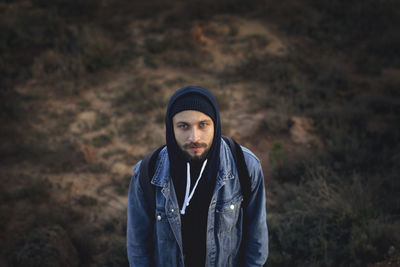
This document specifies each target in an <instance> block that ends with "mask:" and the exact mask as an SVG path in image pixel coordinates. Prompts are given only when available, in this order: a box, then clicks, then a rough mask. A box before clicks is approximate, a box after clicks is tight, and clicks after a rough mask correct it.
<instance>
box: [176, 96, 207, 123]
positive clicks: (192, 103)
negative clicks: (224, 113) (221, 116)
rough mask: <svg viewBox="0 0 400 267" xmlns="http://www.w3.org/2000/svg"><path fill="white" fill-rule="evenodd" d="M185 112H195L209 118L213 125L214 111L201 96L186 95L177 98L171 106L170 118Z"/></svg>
mask: <svg viewBox="0 0 400 267" xmlns="http://www.w3.org/2000/svg"><path fill="white" fill-rule="evenodd" d="M185 110H197V111H200V112H202V113H204V114H206V115H207V116H209V117H210V118H211V119H212V120H213V121H214V123H215V110H214V107H213V106H212V104H211V103H210V101H209V100H208V99H207V98H205V97H204V96H203V95H201V94H197V93H192V94H186V95H183V96H181V97H180V98H178V99H177V100H176V101H175V103H174V104H173V106H172V108H171V112H170V118H172V117H174V116H175V114H177V113H179V112H181V111H185Z"/></svg>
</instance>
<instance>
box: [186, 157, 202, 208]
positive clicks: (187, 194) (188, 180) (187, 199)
mask: <svg viewBox="0 0 400 267" xmlns="http://www.w3.org/2000/svg"><path fill="white" fill-rule="evenodd" d="M206 164H207V159H206V160H205V161H204V163H203V166H201V170H200V174H199V178H197V181H196V183H195V185H194V187H193V189H192V192H191V193H190V195H189V191H190V164H189V162H187V163H186V192H185V200H184V201H183V206H182V210H181V214H182V215H183V214H185V210H186V207H187V206H189V202H190V200H191V199H192V197H193V194H194V191H195V190H196V187H197V185H198V183H199V181H200V178H201V175H202V174H203V171H204V168H205V167H206Z"/></svg>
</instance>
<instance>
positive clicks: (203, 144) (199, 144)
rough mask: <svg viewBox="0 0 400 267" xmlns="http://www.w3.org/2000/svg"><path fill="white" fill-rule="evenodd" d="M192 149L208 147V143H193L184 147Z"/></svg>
mask: <svg viewBox="0 0 400 267" xmlns="http://www.w3.org/2000/svg"><path fill="white" fill-rule="evenodd" d="M192 147H207V144H206V143H198V142H191V143H187V144H184V145H183V148H185V149H186V148H192Z"/></svg>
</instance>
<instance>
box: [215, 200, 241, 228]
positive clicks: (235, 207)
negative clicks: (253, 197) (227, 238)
mask: <svg viewBox="0 0 400 267" xmlns="http://www.w3.org/2000/svg"><path fill="white" fill-rule="evenodd" d="M242 200H243V197H242V196H241V195H240V196H238V197H235V198H233V199H231V200H229V201H226V202H223V203H220V204H218V203H217V206H216V208H215V223H216V226H217V227H218V228H217V229H218V232H220V233H221V232H230V231H232V229H233V228H234V227H235V225H237V222H238V219H239V215H240V213H241V204H242Z"/></svg>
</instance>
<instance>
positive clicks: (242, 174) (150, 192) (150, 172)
mask: <svg viewBox="0 0 400 267" xmlns="http://www.w3.org/2000/svg"><path fill="white" fill-rule="evenodd" d="M222 138H223V139H224V140H225V142H226V143H227V144H228V146H229V148H230V150H231V152H232V155H233V157H234V159H235V163H236V166H237V169H238V174H239V182H240V188H241V190H242V195H243V207H244V208H246V207H247V204H248V202H249V199H250V195H251V183H250V181H251V180H250V175H249V171H248V169H247V165H246V161H245V159H244V154H243V150H242V148H241V147H240V145H239V144H238V143H237V142H236V141H235V140H233V139H232V138H229V137H226V136H223V137H222ZM164 147H165V145H164V146H161V147H159V148H158V149H156V150H154V151H153V152H151V153H150V154H148V155H147V156H146V157H145V158H144V159H143V160H142V163H141V164H140V175H139V181H140V185H141V186H142V189H143V192H144V196H145V198H146V202H147V203H148V204H149V207H154V208H155V196H154V186H153V185H152V184H151V179H152V178H153V176H154V171H155V165H156V161H157V158H158V155H159V154H160V152H161V150H162V149H163V148H164Z"/></svg>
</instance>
